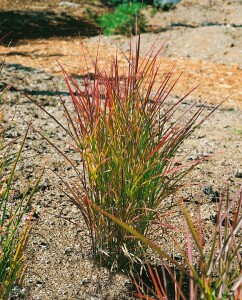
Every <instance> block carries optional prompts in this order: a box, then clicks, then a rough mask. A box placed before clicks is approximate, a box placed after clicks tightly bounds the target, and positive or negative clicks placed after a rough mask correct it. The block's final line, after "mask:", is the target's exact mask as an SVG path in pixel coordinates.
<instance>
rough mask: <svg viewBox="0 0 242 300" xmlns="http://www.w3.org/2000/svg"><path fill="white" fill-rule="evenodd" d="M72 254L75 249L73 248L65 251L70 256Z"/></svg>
mask: <svg viewBox="0 0 242 300" xmlns="http://www.w3.org/2000/svg"><path fill="white" fill-rule="evenodd" d="M71 253H73V248H71V247H66V248H65V250H64V254H66V255H70V254H71Z"/></svg>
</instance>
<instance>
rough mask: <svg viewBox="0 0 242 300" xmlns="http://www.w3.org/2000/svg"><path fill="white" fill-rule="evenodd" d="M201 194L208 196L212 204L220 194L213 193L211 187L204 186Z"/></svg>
mask: <svg viewBox="0 0 242 300" xmlns="http://www.w3.org/2000/svg"><path fill="white" fill-rule="evenodd" d="M202 192H203V193H204V194H205V195H207V196H209V198H210V200H211V201H212V202H218V200H219V196H220V194H219V192H218V191H214V190H213V188H212V187H211V186H204V187H203V188H202Z"/></svg>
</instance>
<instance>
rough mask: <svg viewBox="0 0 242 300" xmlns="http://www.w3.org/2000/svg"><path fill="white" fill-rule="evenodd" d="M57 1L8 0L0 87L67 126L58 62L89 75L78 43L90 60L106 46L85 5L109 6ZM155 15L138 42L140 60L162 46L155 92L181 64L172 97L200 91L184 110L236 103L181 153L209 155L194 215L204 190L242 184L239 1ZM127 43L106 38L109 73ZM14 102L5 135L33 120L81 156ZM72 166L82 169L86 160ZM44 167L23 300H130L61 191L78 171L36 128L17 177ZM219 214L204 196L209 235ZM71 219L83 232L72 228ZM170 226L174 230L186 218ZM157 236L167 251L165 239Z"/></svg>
mask: <svg viewBox="0 0 242 300" xmlns="http://www.w3.org/2000/svg"><path fill="white" fill-rule="evenodd" d="M59 2H60V1H57V0H52V1H47V0H46V1H45V0H44V1H30V0H25V1H17V0H15V1H11V3H12V4H11V7H10V6H9V1H5V0H2V1H1V3H0V23H1V22H2V21H4V20H5V19H7V21H5V22H4V23H2V25H1V26H0V34H1V36H4V35H5V34H7V33H8V32H9V31H12V32H13V33H12V34H11V38H9V37H6V38H5V40H4V41H2V44H1V45H0V60H1V61H3V62H4V63H5V67H4V69H3V71H2V73H1V81H0V86H2V85H4V83H5V82H6V81H7V82H9V81H11V80H13V78H14V81H15V85H17V87H18V88H19V89H20V90H22V91H24V92H25V93H27V94H29V95H30V96H31V97H33V98H34V99H35V100H37V101H38V102H39V103H40V104H41V105H43V106H44V107H45V108H46V109H48V111H50V112H51V113H52V114H53V115H54V116H55V117H56V118H58V120H61V121H63V122H64V123H65V121H64V116H63V112H62V109H61V105H60V101H59V96H58V95H61V96H62V97H63V98H64V99H65V101H68V93H67V89H66V87H65V84H64V82H63V80H62V78H61V77H60V76H59V75H61V72H60V67H59V65H58V63H57V62H56V60H57V61H58V62H59V63H60V64H61V65H62V66H63V67H64V68H65V69H66V70H67V71H68V72H69V73H71V74H72V75H74V76H75V78H76V79H77V80H78V82H79V83H80V84H82V82H83V81H82V77H83V75H85V74H86V73H87V70H86V66H85V60H84V58H83V55H82V46H81V43H82V42H83V43H84V44H85V45H86V46H87V48H88V51H89V53H90V55H91V56H93V57H95V55H96V52H97V48H98V44H99V36H98V32H99V29H98V28H97V27H96V26H95V24H93V23H92V22H91V21H90V20H89V19H88V18H87V15H86V8H92V9H93V10H94V11H95V12H96V11H97V12H98V11H105V10H106V9H105V7H104V6H103V5H102V4H100V3H99V2H97V3H96V2H93V1H90V2H89V3H87V2H86V1H85V2H82V1H71V2H74V3H75V4H76V6H75V7H69V6H61V5H59ZM84 3H85V4H84ZM150 12H151V8H149V9H148V11H146V12H145V14H146V17H147V22H148V32H147V33H144V34H142V35H141V55H142V56H145V54H146V53H147V51H148V50H149V48H150V47H151V45H152V44H153V43H154V41H155V40H156V39H157V48H158V47H160V46H161V45H162V44H163V43H165V44H164V46H163V50H162V52H161V54H160V55H159V57H158V61H157V64H158V63H161V67H160V71H159V74H158V79H157V86H158V85H159V83H160V82H161V81H162V78H164V75H165V74H166V73H167V72H168V70H170V68H171V67H172V65H173V64H174V63H176V69H175V72H174V80H175V78H176V77H178V76H179V75H180V73H181V72H182V77H181V79H180V80H179V82H178V83H177V85H176V87H175V88H174V90H173V92H172V98H173V99H177V97H181V96H183V95H185V94H186V93H187V92H188V91H189V90H191V89H192V88H193V87H195V86H196V85H198V84H200V86H199V87H198V88H197V89H196V90H195V91H194V92H193V93H192V94H191V95H190V96H189V97H188V99H186V101H184V103H183V105H182V106H181V108H180V113H181V114H182V112H184V111H185V110H186V109H187V108H188V106H189V105H191V104H192V103H194V102H195V103H196V106H195V107H196V108H198V107H199V106H200V105H201V103H204V101H206V100H207V99H208V103H207V105H206V110H205V112H204V113H209V112H210V111H211V110H212V109H213V108H214V105H215V104H216V103H220V102H221V101H222V100H223V99H225V98H227V97H229V98H228V99H227V100H226V102H225V103H224V104H223V105H222V107H221V108H219V109H218V110H217V111H216V112H215V113H214V114H213V116H212V117H211V118H209V120H207V121H206V122H205V124H203V126H202V127H201V128H200V129H198V130H197V131H196V132H195V133H194V134H193V135H192V136H191V137H190V139H189V140H188V141H186V142H185V144H184V145H183V146H182V149H181V150H180V152H179V155H184V153H186V154H187V155H186V158H187V160H189V161H191V160H195V159H199V158H202V157H207V156H211V158H210V159H209V160H206V161H205V162H204V163H203V164H201V165H200V166H199V167H197V168H196V169H195V170H194V171H193V173H192V174H191V175H190V176H189V178H188V180H187V182H192V183H196V184H197V185H198V188H194V186H192V185H190V186H189V187H188V188H186V189H184V190H183V191H182V193H183V195H185V196H186V198H187V200H188V203H189V201H191V203H190V204H189V205H190V206H191V209H194V215H196V210H197V207H196V205H195V204H194V203H193V200H191V199H193V197H194V195H195V197H196V196H197V195H198V193H199V191H200V188H201V187H202V186H207V187H212V188H213V190H214V191H219V190H220V189H221V186H222V185H223V184H224V182H226V181H229V183H230V186H231V189H232V191H234V190H236V189H237V188H238V187H239V186H241V184H242V179H241V178H242V113H241V109H242V19H241V15H242V1H241V0H237V1H236V0H231V1H229V0H225V1H220V0H218V1H209V0H200V1H198V0H194V1H189V0H183V1H181V2H180V3H179V4H178V5H177V7H176V9H174V10H171V11H168V12H162V11H158V12H157V13H156V14H155V15H154V16H153V17H151V15H150ZM10 39H11V40H12V41H11V43H10V45H8V44H9V42H10ZM129 45H130V41H129V38H128V37H124V36H112V37H101V42H100V46H99V61H100V68H102V67H106V66H108V64H109V62H110V60H111V59H112V57H113V55H114V54H115V52H116V49H117V47H118V50H117V51H118V56H119V60H120V63H121V64H122V63H123V62H124V60H125V59H124V58H123V56H122V54H121V50H122V51H124V52H125V51H128V49H129ZM52 81H54V82H55V83H56V86H57V88H58V92H56V90H55V87H54V86H53V82H52ZM7 97H8V99H9V103H10V105H9V114H8V116H9V118H11V116H12V115H14V119H13V122H14V126H13V127H12V128H11V129H10V130H9V131H8V133H7V138H9V139H12V138H14V137H17V136H19V135H21V134H22V133H23V131H24V130H25V128H26V122H28V121H32V122H33V124H34V127H36V128H38V129H39V130H41V131H43V132H45V133H48V136H49V138H50V139H51V140H52V141H54V142H55V143H56V144H57V145H58V146H59V147H60V148H61V149H63V151H65V153H67V154H68V155H70V156H71V157H74V155H75V154H74V153H73V151H72V149H71V147H70V144H69V141H68V139H67V137H66V136H65V135H64V134H63V132H62V130H61V129H60V128H58V127H57V126H56V124H55V123H54V122H53V120H51V119H49V118H48V117H47V116H46V115H44V114H43V113H42V112H41V111H40V110H39V109H38V108H37V107H36V106H35V105H34V104H33V103H31V102H30V101H29V100H28V99H27V98H25V97H23V96H21V95H20V94H19V93H16V92H14V91H10V92H9V93H8V95H7ZM36 158H38V159H36ZM74 159H75V160H76V162H77V163H78V159H79V158H78V157H74ZM43 164H45V166H46V173H45V175H44V178H43V180H42V183H41V186H40V190H39V192H38V194H36V200H35V201H36V202H35V203H33V206H34V207H35V209H36V218H35V221H34V224H33V236H32V238H31V240H30V249H29V271H30V273H29V275H28V276H27V278H26V281H25V287H24V289H22V290H19V289H17V288H16V295H18V296H19V297H20V296H21V294H23V295H22V297H23V298H24V299H36V300H38V299H41V300H42V299H43V300H47V299H63V300H64V299H90V300H98V299H99V300H101V299H107V300H111V299H117V300H118V299H131V298H132V296H131V295H130V293H129V290H130V281H129V279H128V278H127V277H126V276H125V275H123V274H110V273H109V272H108V271H107V270H106V269H104V268H101V269H98V268H97V266H96V265H95V263H94V262H93V261H92V260H91V251H90V241H89V240H88V238H87V233H86V230H85V225H84V224H83V220H82V218H81V217H80V213H79V212H78V210H77V209H76V208H75V207H74V206H72V205H71V204H70V203H69V201H68V198H66V196H65V195H64V194H63V193H62V192H61V190H60V187H61V182H60V180H59V179H58V177H57V176H54V175H53V171H55V172H57V173H59V174H62V175H64V176H65V178H70V179H71V178H72V177H73V176H74V175H73V172H72V170H71V169H70V168H69V166H68V165H67V164H66V163H65V162H64V161H63V160H62V159H61V158H60V156H59V155H58V153H56V152H55V151H54V149H52V148H51V147H49V146H48V145H47V144H46V143H45V142H44V141H43V140H42V139H40V138H39V136H38V135H37V134H36V133H35V132H34V131H31V133H30V135H29V137H28V140H27V143H26V145H25V149H24V160H23V162H22V164H21V165H20V166H19V170H18V172H19V173H18V174H19V177H20V176H21V178H22V176H23V174H24V178H25V180H29V179H31V178H33V177H34V176H35V174H36V173H37V172H38V170H39V168H41V166H43ZM21 189H22V187H21V183H20V184H19V190H21ZM215 211H216V203H214V202H213V201H212V200H211V199H210V198H209V197H207V198H206V197H205V198H204V201H203V203H202V214H203V221H204V222H205V227H206V228H210V227H211V224H212V218H213V216H214V214H215ZM60 216H61V218H60ZM69 218H72V220H73V221H74V222H75V223H77V224H78V225H75V224H74V223H70V222H69V221H68V219H69ZM173 222H174V224H177V222H179V216H175V218H174V220H173ZM208 230H209V229H208ZM208 232H209V231H208ZM168 234H169V233H168ZM156 238H158V241H159V243H160V244H161V246H163V245H162V240H161V239H159V236H156ZM180 239H182V236H181V237H180ZM171 247H172V246H171ZM152 257H154V254H152V253H151V254H150V258H152Z"/></svg>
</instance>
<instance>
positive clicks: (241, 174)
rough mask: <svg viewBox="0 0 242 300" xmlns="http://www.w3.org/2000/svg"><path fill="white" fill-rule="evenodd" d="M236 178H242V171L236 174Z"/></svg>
mask: <svg viewBox="0 0 242 300" xmlns="http://www.w3.org/2000/svg"><path fill="white" fill-rule="evenodd" d="M235 177H236V178H242V170H238V171H237V172H236V173H235Z"/></svg>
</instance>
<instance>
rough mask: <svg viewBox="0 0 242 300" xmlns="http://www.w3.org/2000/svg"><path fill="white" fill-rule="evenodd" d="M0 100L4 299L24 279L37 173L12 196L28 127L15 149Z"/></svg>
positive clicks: (0, 290) (0, 289)
mask: <svg viewBox="0 0 242 300" xmlns="http://www.w3.org/2000/svg"><path fill="white" fill-rule="evenodd" d="M2 93H3V92H2ZM1 96H2V95H1ZM0 104H1V109H0V299H4V300H5V299H6V300H7V299H10V297H11V296H14V295H15V296H16V295H17V294H18V291H19V286H21V285H22V282H23V279H24V275H25V271H26V267H27V264H26V263H25V260H26V253H25V252H26V247H27V242H28V238H29V234H30V229H31V219H32V214H31V212H29V208H30V203H31V201H32V198H33V195H34V193H35V191H36V189H37V186H38V183H39V181H40V177H41V175H40V176H39V178H38V179H37V180H36V181H35V182H34V183H33V184H32V186H31V185H30V186H28V187H27V188H26V189H25V190H24V191H23V193H22V194H21V195H22V196H21V197H20V198H19V199H18V200H16V199H14V191H15V188H14V186H15V184H14V182H15V181H16V175H15V173H16V168H17V165H18V163H19V160H20V156H21V152H22V149H23V146H24V142H25V140H26V137H27V132H28V131H26V133H25V135H24V137H23V139H22V142H21V143H20V145H19V150H16V149H15V145H16V140H13V141H10V142H6V140H5V138H4V132H5V130H6V128H4V127H5V126H4V125H3V116H4V110H6V109H7V107H4V102H2V97H1V98H0ZM20 179H21V178H20ZM24 219H25V220H24ZM15 290H16V291H15Z"/></svg>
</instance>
